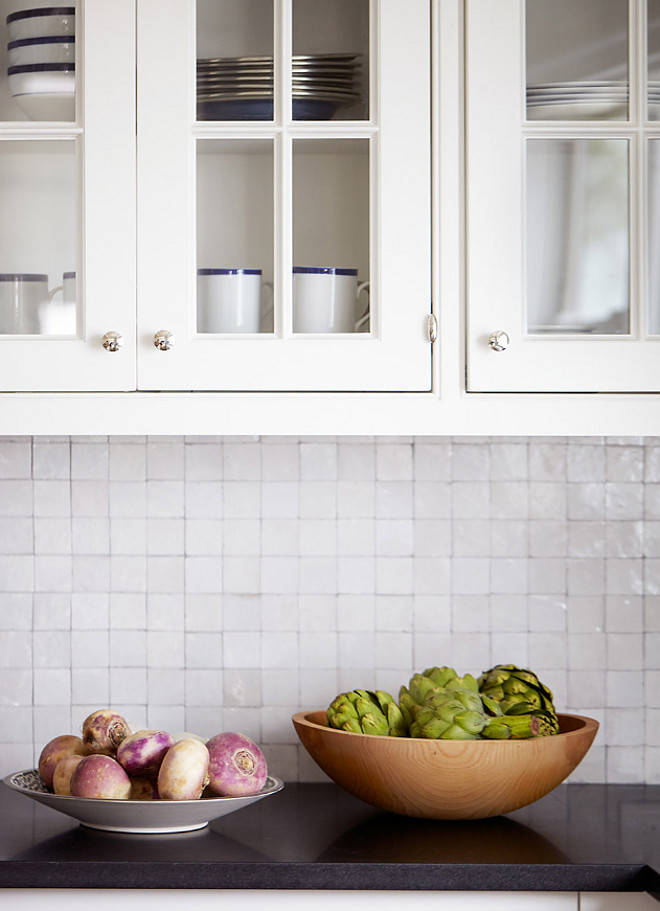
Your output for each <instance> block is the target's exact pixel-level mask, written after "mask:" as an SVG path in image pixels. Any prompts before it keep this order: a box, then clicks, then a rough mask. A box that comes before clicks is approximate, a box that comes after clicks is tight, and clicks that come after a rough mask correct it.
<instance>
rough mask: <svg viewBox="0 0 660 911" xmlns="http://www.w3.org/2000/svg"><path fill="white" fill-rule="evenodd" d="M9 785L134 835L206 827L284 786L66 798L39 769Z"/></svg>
mask: <svg viewBox="0 0 660 911" xmlns="http://www.w3.org/2000/svg"><path fill="white" fill-rule="evenodd" d="M3 781H4V783H5V785H6V786H7V787H8V788H11V789H12V790H13V791H18V792H19V794H24V795H25V796H26V797H31V798H32V800H35V801H37V803H41V804H44V806H47V807H50V808H51V810H57V811H58V812H59V813H64V814H65V816H70V817H71V818H73V819H77V820H78V821H79V822H80V823H82V825H84V826H87V827H88V828H90V829H102V830H104V831H106V832H127V833H129V834H133V835H165V834H167V833H170V832H191V831H193V830H194V829H203V828H204V827H205V826H207V825H208V824H209V822H212V821H213V820H214V819H219V818H220V817H221V816H226V815H227V814H228V813H234V812H236V810H242V809H243V808H244V807H248V806H250V804H253V803H256V801H258V800H261V799H262V798H264V797H270V796H271V795H272V794H277V793H278V791H281V790H282V788H283V787H284V784H283V782H282V781H281V780H280V779H279V778H275V777H273V776H272V775H269V776H268V778H267V779H266V783H265V785H264V786H263V788H262V789H261V790H260V791H258V792H257V793H256V794H249V795H248V796H246V797H208V798H207V797H203V798H201V799H200V800H104V799H101V798H90V797H64V796H62V795H59V794H53V793H51V792H50V791H48V789H47V788H46V786H45V785H44V783H43V781H41V779H40V778H39V773H38V771H37V770H36V769H25V770H24V771H23V772H16V773H14V774H13V775H7V777H6V778H5V779H3Z"/></svg>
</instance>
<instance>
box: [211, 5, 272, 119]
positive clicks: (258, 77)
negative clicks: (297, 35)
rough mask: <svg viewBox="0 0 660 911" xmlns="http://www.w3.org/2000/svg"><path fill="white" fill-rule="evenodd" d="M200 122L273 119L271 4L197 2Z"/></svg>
mask: <svg viewBox="0 0 660 911" xmlns="http://www.w3.org/2000/svg"><path fill="white" fill-rule="evenodd" d="M197 119H198V120H220V121H222V120H272V119H273V0H198V2H197Z"/></svg>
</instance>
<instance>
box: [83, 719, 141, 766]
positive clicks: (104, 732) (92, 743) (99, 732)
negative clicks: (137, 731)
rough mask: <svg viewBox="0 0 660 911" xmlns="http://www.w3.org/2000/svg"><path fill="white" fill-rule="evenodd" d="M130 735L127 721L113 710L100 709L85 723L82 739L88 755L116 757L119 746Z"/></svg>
mask: <svg viewBox="0 0 660 911" xmlns="http://www.w3.org/2000/svg"><path fill="white" fill-rule="evenodd" d="M130 733H131V729H130V728H129V726H128V725H127V724H126V721H125V720H124V719H123V718H122V716H121V715H119V714H118V713H117V712H113V710H112V709H99V710H98V711H96V712H92V714H91V715H88V716H87V718H85V720H84V721H83V726H82V739H83V742H84V744H85V746H86V747H87V752H88V753H103V754H104V755H105V756H114V755H115V753H116V752H117V747H118V746H119V744H120V743H121V742H122V740H125V739H126V737H128V736H129V735H130Z"/></svg>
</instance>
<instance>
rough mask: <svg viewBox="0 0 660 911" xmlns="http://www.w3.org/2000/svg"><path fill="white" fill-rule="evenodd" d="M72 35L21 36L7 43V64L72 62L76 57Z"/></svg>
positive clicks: (74, 40)
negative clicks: (18, 39)
mask: <svg viewBox="0 0 660 911" xmlns="http://www.w3.org/2000/svg"><path fill="white" fill-rule="evenodd" d="M75 42H76V39H75V36H74V35H50V36H49V37H47V38H22V39H21V40H20V41H10V42H9V44H8V45H7V62H8V63H9V66H24V65H26V64H27V65H29V64H35V63H73V62H74V61H75V58H76V44H75Z"/></svg>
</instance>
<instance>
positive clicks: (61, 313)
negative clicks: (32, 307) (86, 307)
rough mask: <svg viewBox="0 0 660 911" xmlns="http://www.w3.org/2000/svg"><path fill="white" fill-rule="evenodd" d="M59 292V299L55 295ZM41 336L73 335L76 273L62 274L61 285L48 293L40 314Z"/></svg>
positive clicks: (75, 318) (75, 324)
mask: <svg viewBox="0 0 660 911" xmlns="http://www.w3.org/2000/svg"><path fill="white" fill-rule="evenodd" d="M60 292H61V295H62V296H61V297H57V295H58V294H59V293H60ZM40 323H41V333H42V335H75V334H76V332H77V331H78V327H77V311H76V273H75V272H64V273H63V275H62V284H61V285H58V286H57V288H53V289H52V291H49V292H48V300H47V302H45V303H44V304H42V308H41V313H40Z"/></svg>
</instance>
